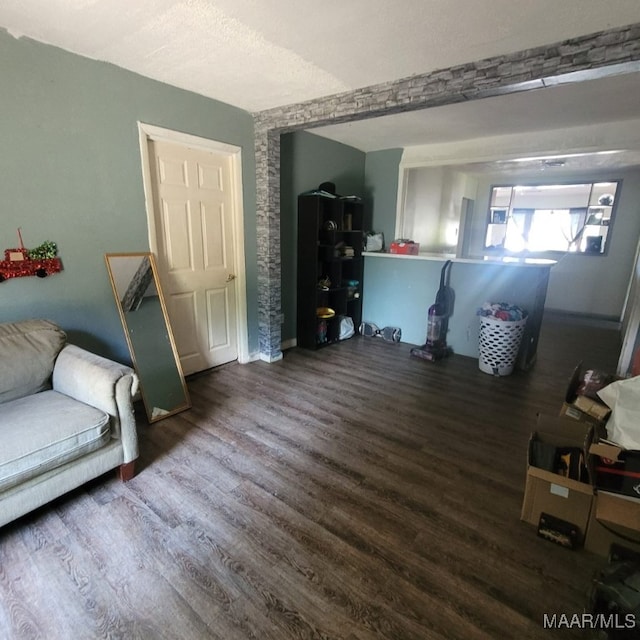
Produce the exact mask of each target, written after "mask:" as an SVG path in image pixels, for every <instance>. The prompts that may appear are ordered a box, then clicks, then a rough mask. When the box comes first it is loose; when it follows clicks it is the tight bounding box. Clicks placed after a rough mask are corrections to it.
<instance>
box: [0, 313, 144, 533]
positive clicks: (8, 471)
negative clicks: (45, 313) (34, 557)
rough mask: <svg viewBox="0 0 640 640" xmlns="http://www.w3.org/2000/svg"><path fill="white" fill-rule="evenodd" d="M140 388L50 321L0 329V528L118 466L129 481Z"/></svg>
mask: <svg viewBox="0 0 640 640" xmlns="http://www.w3.org/2000/svg"><path fill="white" fill-rule="evenodd" d="M137 389H138V378H137V376H136V374H135V373H134V371H133V369H131V368H129V367H126V366H124V365H121V364H118V363H116V362H113V361H111V360H108V359H106V358H103V357H101V356H98V355H95V354H93V353H90V352H88V351H85V350H84V349H81V348H79V347H77V346H75V345H71V344H67V336H66V334H65V333H64V331H62V329H60V328H59V327H58V326H57V325H55V324H54V323H52V322H49V321H47V320H25V321H22V322H15V323H5V324H0V526H2V525H4V524H6V523H8V522H11V521H12V520H14V519H16V518H18V517H19V516H21V515H23V514H25V513H27V512H29V511H31V510H33V509H35V508H36V507H39V506H41V505H43V504H46V503H47V502H49V501H51V500H53V499H54V498H57V497H58V496H61V495H63V494H64V493H66V492H68V491H70V490H72V489H75V488H76V487H78V486H80V485H82V484H84V483H85V482H87V481H88V480H91V479H93V478H96V477H98V476H100V475H102V474H103V473H105V472H107V471H109V470H111V469H115V468H116V467H118V468H119V473H120V478H121V479H122V480H128V479H130V478H131V477H133V474H134V467H135V460H136V458H137V457H138V438H137V431H136V423H135V417H134V412H133V402H132V398H133V396H134V395H135V394H136V392H137Z"/></svg>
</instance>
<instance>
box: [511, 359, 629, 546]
mask: <svg viewBox="0 0 640 640" xmlns="http://www.w3.org/2000/svg"><path fill="white" fill-rule="evenodd" d="M584 376H585V372H584V371H583V370H582V368H581V365H578V367H576V370H575V371H574V372H573V375H572V376H571V379H570V380H569V384H568V387H567V393H566V397H565V401H564V403H563V405H562V408H561V410H560V416H559V417H552V416H545V415H539V416H538V421H537V425H536V430H535V431H534V432H533V433H532V434H531V438H530V440H529V450H528V456H527V479H526V487H525V495H524V501H523V504H522V514H521V519H522V520H524V521H526V522H529V523H530V524H533V525H535V526H539V524H540V518H541V515H542V514H547V515H548V516H552V517H553V518H557V519H559V520H561V521H565V522H568V523H571V524H572V525H573V527H574V528H575V529H576V530H577V542H578V544H584V548H585V549H587V550H588V551H591V552H593V553H596V554H598V555H604V556H607V555H608V554H609V550H610V548H611V545H612V544H617V545H620V546H623V547H626V548H629V549H632V550H634V551H638V552H640V452H638V451H625V450H624V449H622V448H621V447H619V446H617V445H615V444H613V443H610V442H608V441H607V440H606V429H605V426H606V422H607V419H608V417H609V413H610V410H609V408H608V407H607V406H606V405H604V404H603V403H602V402H599V401H598V400H597V399H596V398H594V397H589V396H587V395H581V393H580V389H581V388H584V386H585V385H584ZM612 380H613V378H612ZM592 395H593V394H592ZM545 448H546V449H547V450H553V449H554V448H555V450H556V451H558V452H560V453H562V452H565V451H571V450H573V451H582V452H583V460H582V462H583V465H584V468H583V469H582V470H581V471H580V473H579V475H578V476H576V473H575V470H574V473H573V474H569V473H567V469H565V468H554V467H553V465H551V466H550V464H549V460H548V459H546V460H545V459H544V456H541V455H540V451H544V450H545ZM547 458H548V456H547ZM555 465H556V466H557V457H556V461H555ZM571 475H572V476H573V477H570V476H571Z"/></svg>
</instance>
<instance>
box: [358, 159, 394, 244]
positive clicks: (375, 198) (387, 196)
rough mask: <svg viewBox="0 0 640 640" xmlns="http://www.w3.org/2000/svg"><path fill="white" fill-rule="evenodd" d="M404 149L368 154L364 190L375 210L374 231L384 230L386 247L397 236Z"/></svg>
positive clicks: (372, 210)
mask: <svg viewBox="0 0 640 640" xmlns="http://www.w3.org/2000/svg"><path fill="white" fill-rule="evenodd" d="M401 159H402V149H385V150H384V151H373V152H370V153H367V156H366V160H365V172H364V177H365V191H366V193H367V197H368V199H369V202H368V205H369V207H370V210H371V212H372V225H371V226H372V229H373V231H376V232H380V231H382V233H384V240H385V245H386V248H387V249H388V248H389V245H390V243H391V241H392V240H393V239H394V235H395V229H396V206H397V200H398V172H399V167H400V160H401Z"/></svg>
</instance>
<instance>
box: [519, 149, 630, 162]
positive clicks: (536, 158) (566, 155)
mask: <svg viewBox="0 0 640 640" xmlns="http://www.w3.org/2000/svg"><path fill="white" fill-rule="evenodd" d="M614 153H622V149H611V150H609V151H592V152H585V153H563V154H558V155H550V156H528V157H526V158H514V159H513V160H508V161H506V162H536V161H544V160H566V159H567V158H580V157H583V156H609V155H612V154H614Z"/></svg>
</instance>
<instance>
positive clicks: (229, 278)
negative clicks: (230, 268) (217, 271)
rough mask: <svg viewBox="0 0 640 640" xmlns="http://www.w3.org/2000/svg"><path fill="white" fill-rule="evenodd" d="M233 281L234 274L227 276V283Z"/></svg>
mask: <svg viewBox="0 0 640 640" xmlns="http://www.w3.org/2000/svg"><path fill="white" fill-rule="evenodd" d="M235 279H236V274H235V273H230V274H229V275H228V276H227V282H231V281H232V280H235Z"/></svg>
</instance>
